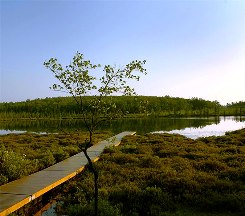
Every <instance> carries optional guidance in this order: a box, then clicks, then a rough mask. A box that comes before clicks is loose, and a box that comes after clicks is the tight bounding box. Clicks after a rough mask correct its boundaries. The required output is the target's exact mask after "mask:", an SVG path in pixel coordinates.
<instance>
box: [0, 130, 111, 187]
mask: <svg viewBox="0 0 245 216" xmlns="http://www.w3.org/2000/svg"><path fill="white" fill-rule="evenodd" d="M111 135H112V134H111V133H109V132H101V133H97V134H95V140H94V141H95V143H96V142H98V141H100V140H104V139H106V138H108V137H110V136H111ZM86 138H88V133H85V132H83V133H72V134H66V133H63V134H33V133H24V134H8V135H3V136H0V185H2V184H5V183H7V182H9V181H13V180H15V179H18V178H21V177H23V176H26V175H30V174H32V173H34V172H37V171H39V170H42V169H44V168H46V167H49V166H51V165H53V164H55V163H57V162H60V161H62V160H64V159H66V158H68V157H70V156H72V155H74V154H77V153H78V152H79V151H80V149H79V147H78V142H80V143H82V142H84V141H85V139H86Z"/></svg>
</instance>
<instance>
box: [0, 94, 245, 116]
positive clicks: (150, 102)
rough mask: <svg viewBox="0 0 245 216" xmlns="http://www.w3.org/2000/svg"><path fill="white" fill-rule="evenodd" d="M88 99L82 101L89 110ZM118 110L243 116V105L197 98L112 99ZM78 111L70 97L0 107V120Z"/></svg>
mask: <svg viewBox="0 0 245 216" xmlns="http://www.w3.org/2000/svg"><path fill="white" fill-rule="evenodd" d="M91 99H93V97H92V96H86V97H84V107H85V109H89V107H88V104H89V101H90V100H91ZM108 100H113V102H114V103H115V104H116V106H117V108H118V110H120V111H121V112H122V113H124V114H127V115H128V116H135V115H156V116H166V117H185V116H186V117H187V116H218V115H224V116H227V115H245V102H242V101H241V102H238V103H232V104H227V105H226V106H222V105H220V103H219V102H218V101H208V100H203V99H201V98H191V99H184V98H178V97H170V96H164V97H156V96H113V97H108ZM80 117H81V110H80V109H79V106H77V104H76V102H75V101H74V99H73V98H72V97H57V98H45V99H35V100H26V101H23V102H9V103H0V118H1V119H8V118H55V119H57V118H80Z"/></svg>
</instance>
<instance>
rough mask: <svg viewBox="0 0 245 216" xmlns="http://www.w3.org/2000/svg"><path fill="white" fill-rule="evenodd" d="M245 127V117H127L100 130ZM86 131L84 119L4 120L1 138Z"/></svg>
mask: <svg viewBox="0 0 245 216" xmlns="http://www.w3.org/2000/svg"><path fill="white" fill-rule="evenodd" d="M241 128H245V117H244V116H243V117H234V116H230V117H210V118H151V117H148V118H137V119H136V118H135V119H131V118H128V119H127V118H126V119H119V120H114V121H111V122H109V123H107V124H104V125H101V127H100V128H99V129H100V130H111V131H112V132H113V133H120V132H122V131H136V132H137V134H145V133H152V132H155V133H162V132H168V133H178V134H182V135H184V136H187V137H190V138H193V139H195V138H197V137H204V136H213V135H215V136H219V135H224V134H225V132H227V131H233V130H238V129H241ZM76 130H84V131H85V130H86V128H85V126H84V124H83V121H81V120H19V121H0V135H4V134H9V133H24V132H34V133H59V132H72V131H76Z"/></svg>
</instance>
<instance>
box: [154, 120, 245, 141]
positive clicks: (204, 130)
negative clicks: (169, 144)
mask: <svg viewBox="0 0 245 216" xmlns="http://www.w3.org/2000/svg"><path fill="white" fill-rule="evenodd" d="M242 128H245V121H236V120H235V119H234V118H231V117H229V118H228V119H227V118H226V119H225V118H223V119H221V120H220V122H219V123H218V124H211V125H207V126H204V127H197V128H195V127H187V128H185V129H182V130H172V131H157V132H155V133H163V132H168V133H171V134H181V135H184V136H186V137H189V138H192V139H196V138H199V137H207V136H222V135H225V133H226V132H228V131H234V130H238V129H242Z"/></svg>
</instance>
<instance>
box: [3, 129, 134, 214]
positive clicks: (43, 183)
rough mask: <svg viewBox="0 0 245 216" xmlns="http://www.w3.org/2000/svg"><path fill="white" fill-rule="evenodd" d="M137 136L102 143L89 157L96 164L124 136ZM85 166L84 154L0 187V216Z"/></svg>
mask: <svg viewBox="0 0 245 216" xmlns="http://www.w3.org/2000/svg"><path fill="white" fill-rule="evenodd" d="M134 134H135V132H122V133H120V134H117V135H116V136H114V137H111V138H109V139H107V140H104V141H101V142H99V143H98V144H96V145H94V146H92V147H90V148H89V149H88V151H87V152H88V155H89V156H90V158H91V160H92V161H93V162H95V161H97V160H98V159H99V155H100V154H101V153H102V151H103V150H104V148H105V147H108V146H112V145H114V146H117V145H119V144H120V142H121V139H122V138H123V137H124V136H126V135H134ZM86 164H87V159H86V157H85V155H84V153H83V152H81V153H78V154H76V155H74V156H72V157H70V158H68V159H66V160H64V161H61V162H59V163H57V164H55V165H53V166H51V167H48V168H46V169H44V170H41V171H39V172H37V173H34V174H32V175H29V176H26V177H23V178H21V179H18V180H15V181H13V182H10V183H8V184H5V185H2V186H0V216H5V215H8V214H10V213H12V212H14V211H16V210H18V209H20V208H21V207H23V206H24V205H26V204H27V203H29V202H31V201H32V200H34V199H36V198H37V197H40V196H41V195H43V194H45V193H46V192H48V191H50V190H52V189H53V188H55V187H57V186H58V185H60V184H62V183H64V182H65V181H67V180H69V179H71V178H72V177H74V176H76V175H77V174H78V173H80V172H82V171H83V169H84V167H85V165H86Z"/></svg>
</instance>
